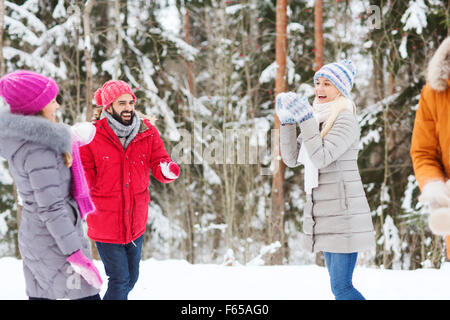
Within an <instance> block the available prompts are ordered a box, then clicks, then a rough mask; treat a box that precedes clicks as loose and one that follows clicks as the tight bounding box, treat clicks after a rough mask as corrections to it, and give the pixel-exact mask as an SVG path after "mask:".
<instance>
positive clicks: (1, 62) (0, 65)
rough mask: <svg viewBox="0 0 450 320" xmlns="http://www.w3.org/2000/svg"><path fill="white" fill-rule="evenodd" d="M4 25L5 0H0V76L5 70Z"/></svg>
mask: <svg viewBox="0 0 450 320" xmlns="http://www.w3.org/2000/svg"><path fill="white" fill-rule="evenodd" d="M4 25H5V1H4V0H0V76H2V75H4V74H5V72H6V65H5V58H4V57H3V32H4V31H5V29H4Z"/></svg>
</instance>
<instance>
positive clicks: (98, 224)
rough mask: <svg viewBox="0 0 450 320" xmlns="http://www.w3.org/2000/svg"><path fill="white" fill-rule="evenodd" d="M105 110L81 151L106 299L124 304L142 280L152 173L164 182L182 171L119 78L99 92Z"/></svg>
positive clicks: (97, 96) (90, 225)
mask: <svg viewBox="0 0 450 320" xmlns="http://www.w3.org/2000/svg"><path fill="white" fill-rule="evenodd" d="M95 102H96V104H97V105H99V106H103V110H102V113H101V115H100V120H98V121H96V123H95V127H96V129H97V131H96V135H95V137H94V139H93V141H92V142H91V143H90V144H88V145H86V146H84V147H82V148H81V149H80V154H81V160H82V162H83V167H84V169H85V172H86V178H87V180H88V184H89V188H90V194H91V197H92V200H93V201H94V204H95V207H96V211H95V212H94V213H92V214H90V215H89V216H88V217H87V224H88V236H89V238H91V239H92V240H94V241H95V242H96V245H97V248H98V251H99V254H100V257H101V259H102V261H103V264H104V265H105V271H106V274H107V275H108V277H109V281H108V289H107V291H106V294H105V296H104V299H105V300H106V299H108V300H109V299H114V300H126V299H127V298H128V293H129V292H130V291H131V289H132V288H133V287H134V284H135V283H136V281H137V279H138V276H139V262H140V259H141V249H142V240H143V234H144V232H145V228H146V224H147V217H148V204H149V202H150V196H149V191H148V186H149V182H150V171H151V172H152V175H153V177H155V178H156V179H157V180H158V181H160V182H162V183H169V182H172V181H174V180H175V179H177V178H178V176H179V173H180V168H179V167H178V165H177V164H176V163H175V162H173V161H172V160H171V159H170V157H169V155H168V154H167V152H166V150H165V148H164V143H163V141H162V140H161V137H160V136H159V133H158V131H157V130H156V128H155V127H154V126H153V125H152V124H151V123H150V122H149V121H148V120H146V119H140V117H139V115H138V113H136V112H135V103H136V96H135V95H134V93H133V91H132V90H131V88H130V86H129V85H128V84H127V83H126V82H124V81H121V80H110V81H107V82H106V83H105V84H104V85H103V86H102V88H100V89H98V90H97V91H96V92H95Z"/></svg>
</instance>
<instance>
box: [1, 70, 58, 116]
mask: <svg viewBox="0 0 450 320" xmlns="http://www.w3.org/2000/svg"><path fill="white" fill-rule="evenodd" d="M58 91H59V88H58V85H57V84H56V82H55V80H53V79H51V78H47V77H44V76H43V75H41V74H39V73H36V72H32V71H28V70H18V71H15V72H12V73H8V74H6V75H4V76H3V77H2V78H0V96H2V97H3V98H4V99H5V101H6V103H7V104H9V108H10V110H11V113H17V114H25V115H27V114H35V113H37V112H39V111H41V110H42V109H44V108H45V106H47V105H48V104H49V103H50V102H51V101H52V100H53V99H54V98H55V97H56V96H57V95H58Z"/></svg>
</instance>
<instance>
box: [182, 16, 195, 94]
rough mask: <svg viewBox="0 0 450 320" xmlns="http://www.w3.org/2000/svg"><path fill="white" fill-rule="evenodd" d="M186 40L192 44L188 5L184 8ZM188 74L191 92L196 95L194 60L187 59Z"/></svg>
mask: <svg viewBox="0 0 450 320" xmlns="http://www.w3.org/2000/svg"><path fill="white" fill-rule="evenodd" d="M184 10H185V13H184V40H185V41H186V43H187V44H189V45H190V44H191V39H190V31H189V30H190V29H189V9H188V8H187V7H185V8H184ZM186 64H187V75H188V84H189V92H190V93H191V95H192V96H195V86H194V77H193V75H192V62H190V61H187V62H186Z"/></svg>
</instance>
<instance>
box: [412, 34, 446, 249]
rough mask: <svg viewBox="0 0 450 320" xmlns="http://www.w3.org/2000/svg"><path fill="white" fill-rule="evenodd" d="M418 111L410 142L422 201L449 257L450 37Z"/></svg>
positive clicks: (433, 63)
mask: <svg viewBox="0 0 450 320" xmlns="http://www.w3.org/2000/svg"><path fill="white" fill-rule="evenodd" d="M426 79H427V83H426V85H425V86H424V88H423V89H422V92H421V95H420V100H419V108H418V109H417V112H416V117H415V121H414V129H413V133H412V141H411V150H410V154H411V158H412V163H413V168H414V173H415V176H416V179H417V182H418V184H419V188H420V190H421V195H420V197H419V201H420V202H422V203H424V204H427V205H428V206H429V208H430V210H431V214H430V217H429V225H430V229H431V230H432V232H433V233H435V234H440V235H446V244H447V256H448V257H450V237H449V235H450V182H449V178H450V37H447V39H445V40H444V41H443V42H442V44H441V45H440V46H439V48H438V49H437V50H436V52H435V54H434V55H433V57H432V59H431V60H430V63H429V65H428V69H427V74H426Z"/></svg>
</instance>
